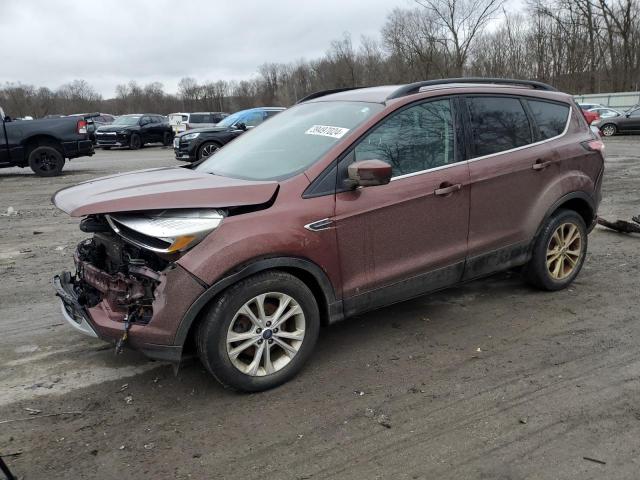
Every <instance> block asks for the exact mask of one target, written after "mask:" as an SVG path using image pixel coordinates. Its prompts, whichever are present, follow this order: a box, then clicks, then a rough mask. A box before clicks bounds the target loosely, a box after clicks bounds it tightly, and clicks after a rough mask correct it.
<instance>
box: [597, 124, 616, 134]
mask: <svg viewBox="0 0 640 480" xmlns="http://www.w3.org/2000/svg"><path fill="white" fill-rule="evenodd" d="M600 131H601V132H602V135H604V136H605V137H613V136H614V135H615V134H616V133H618V128H617V127H616V126H615V125H614V124H613V123H607V124H606V125H603V126H602V127H601V128H600Z"/></svg>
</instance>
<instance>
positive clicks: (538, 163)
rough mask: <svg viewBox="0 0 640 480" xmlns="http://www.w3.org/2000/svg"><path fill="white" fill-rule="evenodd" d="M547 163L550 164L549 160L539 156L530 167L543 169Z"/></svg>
mask: <svg viewBox="0 0 640 480" xmlns="http://www.w3.org/2000/svg"><path fill="white" fill-rule="evenodd" d="M549 165H551V162H550V161H543V160H542V159H541V158H539V159H538V160H536V163H534V164H533V165H532V166H531V168H533V169H534V170H544V169H545V168H547V167H548V166H549Z"/></svg>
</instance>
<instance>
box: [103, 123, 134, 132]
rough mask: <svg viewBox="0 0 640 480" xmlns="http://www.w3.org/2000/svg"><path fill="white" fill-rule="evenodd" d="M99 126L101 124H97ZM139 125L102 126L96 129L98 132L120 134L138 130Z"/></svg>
mask: <svg viewBox="0 0 640 480" xmlns="http://www.w3.org/2000/svg"><path fill="white" fill-rule="evenodd" d="M96 125H99V124H96ZM139 128H140V127H139V126H138V125H101V126H98V128H96V131H97V132H119V131H120V130H137V129H139Z"/></svg>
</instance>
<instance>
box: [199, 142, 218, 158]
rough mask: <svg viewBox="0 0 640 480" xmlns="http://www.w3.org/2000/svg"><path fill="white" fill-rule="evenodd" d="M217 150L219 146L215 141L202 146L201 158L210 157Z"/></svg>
mask: <svg viewBox="0 0 640 480" xmlns="http://www.w3.org/2000/svg"><path fill="white" fill-rule="evenodd" d="M216 150H218V146H217V145H214V144H213V143H210V144H208V145H205V146H204V147H202V155H201V158H207V157H210V156H211V155H213V154H214V153H215V152H216Z"/></svg>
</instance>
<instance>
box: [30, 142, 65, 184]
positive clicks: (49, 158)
mask: <svg viewBox="0 0 640 480" xmlns="http://www.w3.org/2000/svg"><path fill="white" fill-rule="evenodd" d="M28 160H29V167H30V168H31V170H33V173H35V174H36V175H37V176H39V177H55V176H57V175H60V173H61V172H62V167H64V157H63V156H62V153H61V152H60V150H58V149H57V148H56V147H55V146H53V145H41V146H39V147H36V148H34V149H33V150H31V152H30V153H29V158H28Z"/></svg>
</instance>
